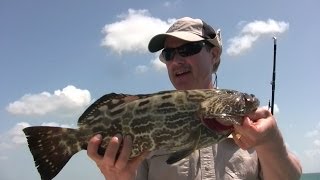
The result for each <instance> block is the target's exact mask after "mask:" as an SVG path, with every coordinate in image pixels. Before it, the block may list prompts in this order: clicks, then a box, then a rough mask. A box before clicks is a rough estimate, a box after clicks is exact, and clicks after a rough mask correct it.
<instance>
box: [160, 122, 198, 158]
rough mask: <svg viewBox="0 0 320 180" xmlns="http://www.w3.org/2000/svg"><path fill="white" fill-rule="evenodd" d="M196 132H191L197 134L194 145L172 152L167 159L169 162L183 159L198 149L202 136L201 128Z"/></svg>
mask: <svg viewBox="0 0 320 180" xmlns="http://www.w3.org/2000/svg"><path fill="white" fill-rule="evenodd" d="M195 133H196V134H193V133H191V135H190V136H196V137H195V138H196V139H195V141H194V144H193V146H191V147H190V148H187V149H183V150H181V151H177V152H175V153H173V154H171V155H170V156H169V158H168V159H167V161H166V162H167V164H174V163H176V162H178V161H180V160H182V159H183V158H186V157H188V156H189V155H190V154H192V153H193V152H194V151H195V150H196V149H198V145H199V141H200V137H201V128H199V129H198V130H197V131H196V132H195Z"/></svg>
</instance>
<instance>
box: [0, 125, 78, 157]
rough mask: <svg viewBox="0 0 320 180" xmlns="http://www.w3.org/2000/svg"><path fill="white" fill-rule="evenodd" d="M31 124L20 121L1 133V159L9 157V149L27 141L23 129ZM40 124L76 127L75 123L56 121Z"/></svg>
mask: <svg viewBox="0 0 320 180" xmlns="http://www.w3.org/2000/svg"><path fill="white" fill-rule="evenodd" d="M30 126H31V125H30V124H29V123H27V122H20V123H17V124H16V125H15V126H14V127H12V128H11V129H9V130H8V131H6V132H4V133H2V134H0V160H7V159H8V156H6V155H5V154H6V152H7V151H8V150H9V151H10V149H12V148H16V147H19V146H20V145H22V144H26V143H27V138H26V136H25V134H24V133H23V131H22V130H23V129H24V128H26V127H30ZM40 126H55V127H64V128H75V126H74V125H68V124H58V123H55V122H49V123H42V124H41V125H40Z"/></svg>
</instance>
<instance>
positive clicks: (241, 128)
mask: <svg viewBox="0 0 320 180" xmlns="http://www.w3.org/2000/svg"><path fill="white" fill-rule="evenodd" d="M252 123H253V122H252V121H251V120H250V118H249V117H244V118H243V123H242V125H236V124H235V125H234V129H235V132H237V133H238V134H241V135H242V136H250V132H248V131H249V130H250V129H252V126H253V125H252Z"/></svg>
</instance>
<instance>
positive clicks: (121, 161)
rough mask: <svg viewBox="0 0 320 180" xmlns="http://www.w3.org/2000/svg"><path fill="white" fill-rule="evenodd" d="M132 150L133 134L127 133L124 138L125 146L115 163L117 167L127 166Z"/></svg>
mask: <svg viewBox="0 0 320 180" xmlns="http://www.w3.org/2000/svg"><path fill="white" fill-rule="evenodd" d="M131 150H132V138H131V136H129V135H127V136H125V138H124V140H123V146H122V149H121V152H120V155H119V158H118V159H117V161H116V163H115V167H116V168H118V169H123V168H125V167H126V165H127V163H128V160H129V158H130V155H131Z"/></svg>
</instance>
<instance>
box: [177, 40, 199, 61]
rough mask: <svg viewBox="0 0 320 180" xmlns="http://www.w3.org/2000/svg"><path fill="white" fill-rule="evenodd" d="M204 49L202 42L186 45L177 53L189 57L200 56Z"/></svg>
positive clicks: (178, 49)
mask: <svg viewBox="0 0 320 180" xmlns="http://www.w3.org/2000/svg"><path fill="white" fill-rule="evenodd" d="M202 47H203V44H202V42H201V43H199V42H195V43H188V44H186V45H183V46H181V47H179V48H177V51H178V53H179V55H180V56H182V57H188V56H192V55H195V54H198V53H199V52H200V51H201V49H202Z"/></svg>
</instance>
